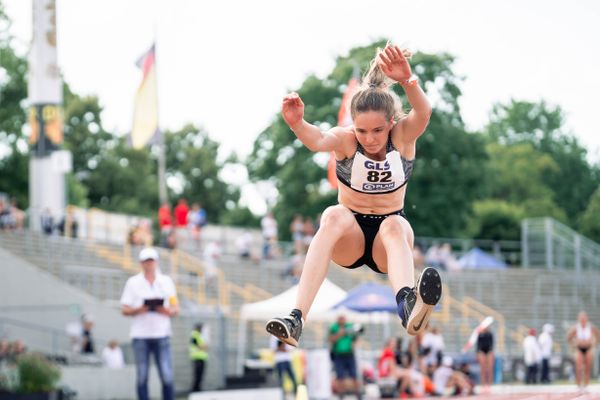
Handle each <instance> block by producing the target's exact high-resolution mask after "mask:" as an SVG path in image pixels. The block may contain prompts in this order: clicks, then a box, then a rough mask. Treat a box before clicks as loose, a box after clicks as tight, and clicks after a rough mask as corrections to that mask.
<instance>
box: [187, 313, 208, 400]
mask: <svg viewBox="0 0 600 400" xmlns="http://www.w3.org/2000/svg"><path fill="white" fill-rule="evenodd" d="M207 350H208V345H207V344H206V341H205V340H204V338H203V337H202V324H196V326H195V327H194V330H193V331H192V333H191V335H190V359H191V360H192V362H193V363H194V384H193V385H192V392H199V391H201V390H202V376H203V375H204V367H205V364H206V361H207V360H208V351H207Z"/></svg>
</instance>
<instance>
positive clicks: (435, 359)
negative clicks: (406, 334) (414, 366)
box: [421, 326, 445, 368]
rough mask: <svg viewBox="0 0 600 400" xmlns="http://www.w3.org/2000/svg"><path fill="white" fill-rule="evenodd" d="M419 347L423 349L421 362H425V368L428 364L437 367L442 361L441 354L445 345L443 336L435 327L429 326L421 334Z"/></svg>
mask: <svg viewBox="0 0 600 400" xmlns="http://www.w3.org/2000/svg"><path fill="white" fill-rule="evenodd" d="M421 347H423V349H424V351H423V353H424V357H423V362H424V363H425V368H428V367H430V366H433V367H434V368H437V367H438V366H439V365H440V362H441V361H442V355H443V352H444V347H445V346H444V337H443V336H442V335H441V333H440V331H439V330H438V328H437V327H435V326H432V327H429V329H428V331H427V332H425V334H424V335H423V341H422V342H421Z"/></svg>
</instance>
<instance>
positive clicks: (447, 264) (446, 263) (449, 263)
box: [439, 243, 461, 271]
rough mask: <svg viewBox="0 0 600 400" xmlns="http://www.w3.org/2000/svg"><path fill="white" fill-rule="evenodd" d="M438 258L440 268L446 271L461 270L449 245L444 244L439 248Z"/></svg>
mask: <svg viewBox="0 0 600 400" xmlns="http://www.w3.org/2000/svg"><path fill="white" fill-rule="evenodd" d="M439 257H440V261H441V265H442V268H443V269H444V270H446V271H457V270H459V269H461V267H460V264H459V263H458V260H457V259H456V257H455V256H454V254H453V253H452V247H451V246H450V244H449V243H444V244H443V245H442V247H441V248H440V252H439Z"/></svg>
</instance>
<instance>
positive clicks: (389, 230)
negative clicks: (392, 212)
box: [379, 216, 412, 241]
mask: <svg viewBox="0 0 600 400" xmlns="http://www.w3.org/2000/svg"><path fill="white" fill-rule="evenodd" d="M401 218H402V217H397V216H390V217H387V218H386V219H385V220H384V221H383V222H382V223H381V225H380V226H379V233H380V234H381V236H382V237H383V238H393V239H395V240H406V241H410V238H411V234H412V232H411V231H410V227H408V226H406V224H405V223H403V221H402V219H401Z"/></svg>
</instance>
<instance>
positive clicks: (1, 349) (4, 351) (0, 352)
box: [0, 339, 10, 363]
mask: <svg viewBox="0 0 600 400" xmlns="http://www.w3.org/2000/svg"><path fill="white" fill-rule="evenodd" d="M9 350H10V344H9V343H8V342H7V341H6V340H3V339H0V363H1V362H2V361H3V360H4V359H6V358H8V352H9Z"/></svg>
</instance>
